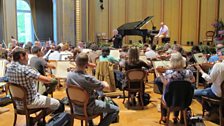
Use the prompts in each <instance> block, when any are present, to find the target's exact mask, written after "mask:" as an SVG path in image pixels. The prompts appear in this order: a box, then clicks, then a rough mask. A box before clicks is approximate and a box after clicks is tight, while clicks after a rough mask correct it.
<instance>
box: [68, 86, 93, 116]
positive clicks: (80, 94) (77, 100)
mask: <svg viewBox="0 0 224 126" xmlns="http://www.w3.org/2000/svg"><path fill="white" fill-rule="evenodd" d="M66 93H67V97H68V99H69V103H70V109H71V113H72V114H74V111H73V105H75V106H79V107H82V108H83V112H84V115H85V116H86V117H87V116H88V114H87V111H86V110H87V105H88V102H89V94H88V93H87V91H86V90H85V89H83V88H82V87H79V86H77V85H73V84H68V85H67V88H66Z"/></svg>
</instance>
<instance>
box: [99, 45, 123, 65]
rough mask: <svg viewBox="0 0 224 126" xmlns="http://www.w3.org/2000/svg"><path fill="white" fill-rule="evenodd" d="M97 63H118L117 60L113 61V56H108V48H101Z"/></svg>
mask: <svg viewBox="0 0 224 126" xmlns="http://www.w3.org/2000/svg"><path fill="white" fill-rule="evenodd" d="M99 61H100V62H101V61H108V62H111V63H118V62H119V61H118V59H115V58H114V57H113V56H111V55H110V49H109V48H108V47H103V48H102V55H101V56H100V58H99Z"/></svg>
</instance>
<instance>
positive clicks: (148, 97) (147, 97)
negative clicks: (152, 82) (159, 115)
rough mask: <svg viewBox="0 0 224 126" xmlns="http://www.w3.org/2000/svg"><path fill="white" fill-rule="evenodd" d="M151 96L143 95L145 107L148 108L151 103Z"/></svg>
mask: <svg viewBox="0 0 224 126" xmlns="http://www.w3.org/2000/svg"><path fill="white" fill-rule="evenodd" d="M138 97H140V96H138ZM150 98H151V97H150V95H149V94H147V93H144V94H143V95H142V99H143V105H144V106H147V105H148V104H149V103H150Z"/></svg>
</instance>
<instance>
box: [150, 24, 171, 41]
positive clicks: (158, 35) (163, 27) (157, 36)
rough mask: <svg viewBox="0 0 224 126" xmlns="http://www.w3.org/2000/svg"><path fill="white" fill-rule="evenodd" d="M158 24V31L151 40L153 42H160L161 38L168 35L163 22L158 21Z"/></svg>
mask: <svg viewBox="0 0 224 126" xmlns="http://www.w3.org/2000/svg"><path fill="white" fill-rule="evenodd" d="M160 26H161V27H160V30H159V33H158V34H157V35H156V36H155V37H154V40H153V43H154V44H157V43H158V44H160V43H162V39H163V38H165V37H168V36H169V29H168V27H167V26H166V25H165V24H164V23H163V22H161V23H160Z"/></svg>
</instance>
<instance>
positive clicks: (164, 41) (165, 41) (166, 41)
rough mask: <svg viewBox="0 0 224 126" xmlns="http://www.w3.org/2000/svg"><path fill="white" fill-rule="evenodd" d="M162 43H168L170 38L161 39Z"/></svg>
mask: <svg viewBox="0 0 224 126" xmlns="http://www.w3.org/2000/svg"><path fill="white" fill-rule="evenodd" d="M162 42H163V43H168V42H170V37H164V38H162Z"/></svg>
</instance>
